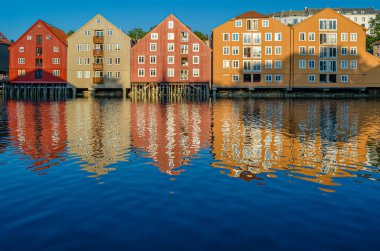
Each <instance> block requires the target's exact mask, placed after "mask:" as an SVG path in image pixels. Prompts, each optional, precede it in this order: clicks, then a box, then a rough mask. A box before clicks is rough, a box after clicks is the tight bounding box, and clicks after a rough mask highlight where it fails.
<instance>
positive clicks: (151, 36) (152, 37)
mask: <svg viewBox="0 0 380 251" xmlns="http://www.w3.org/2000/svg"><path fill="white" fill-rule="evenodd" d="M150 39H152V40H158V33H152V34H150Z"/></svg>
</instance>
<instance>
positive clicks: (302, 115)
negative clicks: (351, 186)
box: [212, 100, 380, 186]
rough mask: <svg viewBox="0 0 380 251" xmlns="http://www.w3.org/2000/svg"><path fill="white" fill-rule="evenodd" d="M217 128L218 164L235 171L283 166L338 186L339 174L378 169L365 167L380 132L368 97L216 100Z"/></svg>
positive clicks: (252, 172)
mask: <svg viewBox="0 0 380 251" xmlns="http://www.w3.org/2000/svg"><path fill="white" fill-rule="evenodd" d="M357 105H360V107H358V106H357ZM374 108H375V107H374ZM352 110H356V111H355V112H352ZM357 111H360V112H357ZM212 131H213V136H214V137H213V139H214V141H213V153H214V154H215V162H214V163H213V164H212V166H213V167H216V168H220V169H222V170H224V171H223V172H227V173H228V175H229V176H231V177H235V178H241V179H244V180H248V181H249V180H253V179H259V178H258V176H257V175H258V174H262V173H266V174H267V175H266V176H267V177H268V178H276V177H277V174H276V172H277V171H279V170H283V171H286V172H285V174H286V175H288V176H291V177H294V178H298V179H302V180H307V181H311V182H316V183H320V184H323V185H327V186H337V185H339V183H336V178H343V177H356V176H357V172H359V171H361V170H366V171H372V170H370V169H368V168H366V167H365V166H366V165H371V163H370V157H369V152H368V150H369V149H368V146H367V144H368V142H369V139H370V138H371V137H378V136H376V135H379V132H380V116H379V114H375V112H373V111H372V112H371V109H370V107H367V106H366V104H365V102H361V103H354V102H350V101H344V100H341V101H339V102H337V101H334V100H324V101H323V100H321V101H307V102H304V101H300V100H299V101H294V100H249V101H247V100H244V101H243V100H240V101H236V100H235V101H223V102H216V103H214V106H213V128H212ZM379 138H380V137H379ZM260 177H262V176H260Z"/></svg>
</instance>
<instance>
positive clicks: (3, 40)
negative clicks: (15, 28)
mask: <svg viewBox="0 0 380 251" xmlns="http://www.w3.org/2000/svg"><path fill="white" fill-rule="evenodd" d="M0 44H6V45H11V42H10V41H9V40H8V39H7V38H6V37H5V36H4V34H3V33H1V32H0Z"/></svg>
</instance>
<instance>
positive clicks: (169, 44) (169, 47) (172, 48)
mask: <svg viewBox="0 0 380 251" xmlns="http://www.w3.org/2000/svg"><path fill="white" fill-rule="evenodd" d="M168 51H174V44H173V43H168Z"/></svg>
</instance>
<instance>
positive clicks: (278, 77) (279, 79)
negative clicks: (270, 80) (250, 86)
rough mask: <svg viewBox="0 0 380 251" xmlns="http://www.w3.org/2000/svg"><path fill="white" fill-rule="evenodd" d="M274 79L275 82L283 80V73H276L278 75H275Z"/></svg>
mask: <svg viewBox="0 0 380 251" xmlns="http://www.w3.org/2000/svg"><path fill="white" fill-rule="evenodd" d="M274 81H275V82H282V75H276V76H274Z"/></svg>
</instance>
